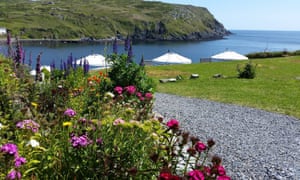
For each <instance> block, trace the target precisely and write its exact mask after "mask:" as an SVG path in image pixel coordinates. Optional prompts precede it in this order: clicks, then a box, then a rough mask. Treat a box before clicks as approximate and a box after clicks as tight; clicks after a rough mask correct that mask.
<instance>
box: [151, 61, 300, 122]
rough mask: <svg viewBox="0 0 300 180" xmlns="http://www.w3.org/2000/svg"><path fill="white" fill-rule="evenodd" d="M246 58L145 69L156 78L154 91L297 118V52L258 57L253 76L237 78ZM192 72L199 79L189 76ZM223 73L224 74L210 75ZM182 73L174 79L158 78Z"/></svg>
mask: <svg viewBox="0 0 300 180" xmlns="http://www.w3.org/2000/svg"><path fill="white" fill-rule="evenodd" d="M247 62H248V61H231V62H217V63H199V64H190V65H163V66H149V67H147V69H146V70H147V73H148V75H149V76H151V77H153V78H154V79H155V81H156V82H157V91H158V92H164V93H170V94H177V95H181V96H188V97H196V98H201V99H208V100H213V101H219V102H225V103H232V104H239V105H243V106H248V107H255V108H259V109H263V110H267V111H272V112H277V113H282V114H287V115H292V116H295V117H297V118H300V56H294V57H285V58H272V59H257V60H252V62H253V64H257V68H256V78H255V79H239V78H237V70H236V69H237V65H238V64H240V65H244V64H246V63H247ZM192 73H197V74H199V75H200V77H199V79H189V77H190V75H191V74H192ZM214 74H222V75H224V76H225V78H219V79H216V78H213V77H212V76H213V75H214ZM177 75H182V76H183V77H184V79H183V80H181V81H177V82H176V83H159V79H161V78H172V77H176V76H177Z"/></svg>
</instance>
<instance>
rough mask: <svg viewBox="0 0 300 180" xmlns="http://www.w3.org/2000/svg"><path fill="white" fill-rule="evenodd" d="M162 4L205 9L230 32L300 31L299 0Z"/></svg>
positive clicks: (184, 0)
mask: <svg viewBox="0 0 300 180" xmlns="http://www.w3.org/2000/svg"><path fill="white" fill-rule="evenodd" d="M155 1H158V0H155ZM159 1H162V2H168V3H173V4H190V5H194V6H201V7H206V8H207V9H208V10H209V11H210V12H211V13H212V14H213V15H214V16H215V18H216V19H217V20H218V21H220V22H221V23H222V24H223V25H224V26H225V28H226V29H229V30H240V29H243V30H296V31H300V23H299V21H300V0H159Z"/></svg>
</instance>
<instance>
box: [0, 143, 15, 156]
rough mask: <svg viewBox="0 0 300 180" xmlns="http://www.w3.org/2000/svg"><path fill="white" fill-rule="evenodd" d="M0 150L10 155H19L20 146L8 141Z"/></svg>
mask: <svg viewBox="0 0 300 180" xmlns="http://www.w3.org/2000/svg"><path fill="white" fill-rule="evenodd" d="M0 151H1V152H4V153H6V154H9V155H17V154H18V147H17V146H16V145H15V144H12V143H7V144H4V145H3V146H1V148H0Z"/></svg>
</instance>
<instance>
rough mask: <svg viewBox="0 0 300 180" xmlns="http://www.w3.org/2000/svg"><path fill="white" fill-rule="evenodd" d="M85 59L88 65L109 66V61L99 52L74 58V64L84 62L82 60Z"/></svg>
mask: <svg viewBox="0 0 300 180" xmlns="http://www.w3.org/2000/svg"><path fill="white" fill-rule="evenodd" d="M85 60H87V61H88V63H89V65H90V66H100V67H105V66H110V65H111V63H109V62H107V61H106V60H105V57H104V56H102V55H101V54H91V55H88V56H86V57H83V58H80V59H78V60H76V64H80V63H82V64H83V63H84V61H85Z"/></svg>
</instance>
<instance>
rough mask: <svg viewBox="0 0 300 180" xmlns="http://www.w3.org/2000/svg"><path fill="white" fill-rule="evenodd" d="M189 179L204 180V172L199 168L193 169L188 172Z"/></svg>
mask: <svg viewBox="0 0 300 180" xmlns="http://www.w3.org/2000/svg"><path fill="white" fill-rule="evenodd" d="M188 176H189V180H204V174H203V173H202V172H201V171H199V170H193V171H190V172H189V173H188Z"/></svg>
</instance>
